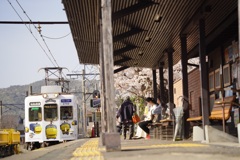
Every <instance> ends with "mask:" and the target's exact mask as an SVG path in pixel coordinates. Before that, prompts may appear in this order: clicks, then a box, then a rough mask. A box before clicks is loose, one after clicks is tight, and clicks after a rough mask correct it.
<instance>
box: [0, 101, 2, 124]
mask: <svg viewBox="0 0 240 160" xmlns="http://www.w3.org/2000/svg"><path fill="white" fill-rule="evenodd" d="M0 107H1V108H0V122H1V123H0V124H1V125H0V127H2V101H0Z"/></svg>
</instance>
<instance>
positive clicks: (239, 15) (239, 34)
mask: <svg viewBox="0 0 240 160" xmlns="http://www.w3.org/2000/svg"><path fill="white" fill-rule="evenodd" d="M239 39H240V0H238V48H239V49H240V43H239ZM239 51H240V50H239ZM238 54H239V57H240V52H239V53H238Z"/></svg>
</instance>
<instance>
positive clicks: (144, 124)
mask: <svg viewBox="0 0 240 160" xmlns="http://www.w3.org/2000/svg"><path fill="white" fill-rule="evenodd" d="M146 101H147V103H148V105H149V106H151V108H150V111H149V112H150V117H151V118H150V120H146V121H142V122H139V124H138V125H139V127H140V128H142V130H144V131H145V132H146V134H147V136H146V139H150V134H149V133H150V130H149V128H148V125H149V124H151V123H152V122H153V120H154V118H155V115H158V114H160V113H161V111H160V108H159V107H158V105H157V103H156V102H155V100H154V99H153V98H150V97H148V98H146Z"/></svg>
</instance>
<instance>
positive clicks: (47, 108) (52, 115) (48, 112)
mask: <svg viewBox="0 0 240 160" xmlns="http://www.w3.org/2000/svg"><path fill="white" fill-rule="evenodd" d="M57 113H58V112H57V104H46V105H44V120H45V121H54V120H57V119H58V115H57Z"/></svg>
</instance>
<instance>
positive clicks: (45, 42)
mask: <svg viewBox="0 0 240 160" xmlns="http://www.w3.org/2000/svg"><path fill="white" fill-rule="evenodd" d="M16 2H17V4H18V5H19V7H20V8H21V9H22V11H23V13H24V14H25V15H26V16H27V18H28V20H29V21H30V22H31V23H32V20H31V18H30V17H29V16H28V14H27V12H26V11H25V10H24V9H23V7H22V6H21V4H20V3H19V2H18V0H16ZM32 25H33V26H34V28H35V29H36V30H37V31H38V33H39V34H40V36H41V38H42V41H43V42H44V44H45V46H46V47H47V49H48V52H49V54H50V55H51V57H52V59H53V60H54V62H55V64H56V65H57V67H59V65H58V63H57V61H56V59H55V57H54V56H53V54H52V52H51V50H50V49H49V47H48V45H47V43H46V41H45V39H44V38H43V35H42V33H41V31H39V30H38V28H37V27H36V25H34V24H33V23H32Z"/></svg>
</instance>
